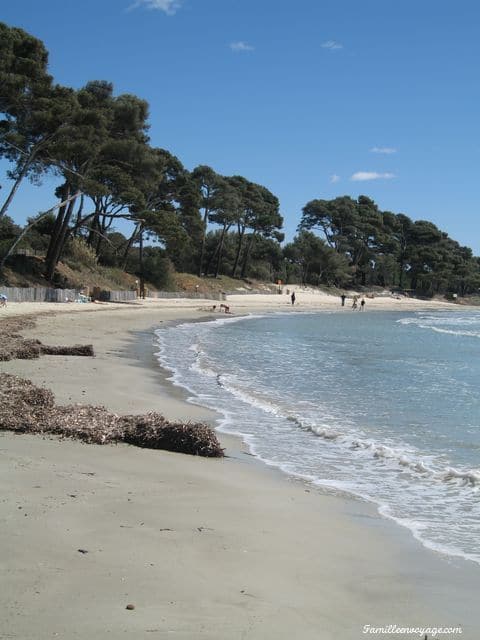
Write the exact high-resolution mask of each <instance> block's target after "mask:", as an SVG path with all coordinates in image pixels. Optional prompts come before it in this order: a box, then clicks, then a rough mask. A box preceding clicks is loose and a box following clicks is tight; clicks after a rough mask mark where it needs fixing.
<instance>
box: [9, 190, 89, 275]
mask: <svg viewBox="0 0 480 640" xmlns="http://www.w3.org/2000/svg"><path fill="white" fill-rule="evenodd" d="M77 195H78V194H76V195H74V196H70V198H69V199H67V200H64V201H63V202H60V204H57V205H56V206H55V207H52V208H51V209H49V210H48V211H46V212H45V213H44V214H43V215H41V216H39V217H38V218H37V219H36V220H34V221H33V222H32V224H29V225H27V226H26V227H25V228H24V229H23V231H22V233H21V234H20V235H19V236H18V238H17V239H16V240H15V242H14V243H13V244H12V246H11V247H10V249H9V250H8V251H7V253H6V254H5V255H4V256H3V259H2V262H1V264H0V269H3V267H4V266H5V262H6V260H7V258H9V257H10V256H11V255H12V253H13V251H14V250H15V247H16V246H17V245H18V243H19V242H20V241H21V240H22V238H24V237H25V235H26V234H27V233H28V231H30V229H32V227H34V226H35V225H36V224H37V223H38V222H40V220H43V219H44V218H46V217H47V216H49V215H50V214H51V213H53V212H54V211H55V209H58V208H60V207H64V206H65V205H66V204H67V203H68V202H69V201H70V200H71V199H72V198H73V199H75V198H76V197H77Z"/></svg>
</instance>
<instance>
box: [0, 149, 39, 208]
mask: <svg viewBox="0 0 480 640" xmlns="http://www.w3.org/2000/svg"><path fill="white" fill-rule="evenodd" d="M36 153H37V149H35V151H32V153H31V154H30V155H29V156H28V158H27V159H26V160H25V163H24V165H23V167H22V170H21V171H20V173H19V174H18V176H17V179H16V180H15V182H14V183H13V186H12V188H11V189H10V193H9V194H8V196H7V199H6V200H5V202H4V203H3V205H2V208H1V209H0V218H2V217H3V216H4V215H5V214H6V213H7V211H8V207H9V206H10V204H11V202H12V200H13V198H14V196H15V194H16V193H17V190H18V187H19V186H20V184H21V182H22V180H23V179H24V177H25V176H26V175H27V172H28V170H29V168H30V165H31V164H32V162H33V159H34V158H35V155H36Z"/></svg>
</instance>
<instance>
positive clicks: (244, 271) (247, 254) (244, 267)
mask: <svg viewBox="0 0 480 640" xmlns="http://www.w3.org/2000/svg"><path fill="white" fill-rule="evenodd" d="M254 240H255V231H254V232H253V233H252V235H251V236H250V239H249V241H248V244H247V248H246V250H245V255H244V257H243V263H242V271H241V273H240V277H241V278H245V276H246V274H247V267H248V260H249V258H250V251H251V250H252V247H253V242H254Z"/></svg>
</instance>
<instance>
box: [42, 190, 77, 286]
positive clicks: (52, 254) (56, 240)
mask: <svg viewBox="0 0 480 640" xmlns="http://www.w3.org/2000/svg"><path fill="white" fill-rule="evenodd" d="M78 195H80V192H77V196H78ZM74 208H75V200H70V202H69V203H68V206H67V209H66V211H65V213H64V216H63V221H62V224H61V226H60V229H59V230H58V233H56V234H55V236H53V235H52V239H51V241H50V244H51V247H49V254H47V259H46V264H45V276H46V278H47V280H49V281H50V282H51V281H52V280H53V276H54V273H55V267H56V266H57V264H58V261H59V259H60V256H61V254H62V251H63V249H64V247H65V242H66V240H67V237H68V232H69V223H70V219H71V217H72V215H73V210H74Z"/></svg>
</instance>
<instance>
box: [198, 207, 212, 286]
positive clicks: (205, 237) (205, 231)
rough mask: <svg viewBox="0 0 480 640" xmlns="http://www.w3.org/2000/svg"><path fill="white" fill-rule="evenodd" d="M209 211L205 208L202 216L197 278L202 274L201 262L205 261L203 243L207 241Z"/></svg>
mask: <svg viewBox="0 0 480 640" xmlns="http://www.w3.org/2000/svg"><path fill="white" fill-rule="evenodd" d="M209 213H210V210H209V208H208V206H206V207H205V213H204V214H203V226H202V244H201V245H200V258H199V259H198V277H199V278H201V277H202V273H203V261H204V259H205V243H206V241H207V221H208V214H209Z"/></svg>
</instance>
